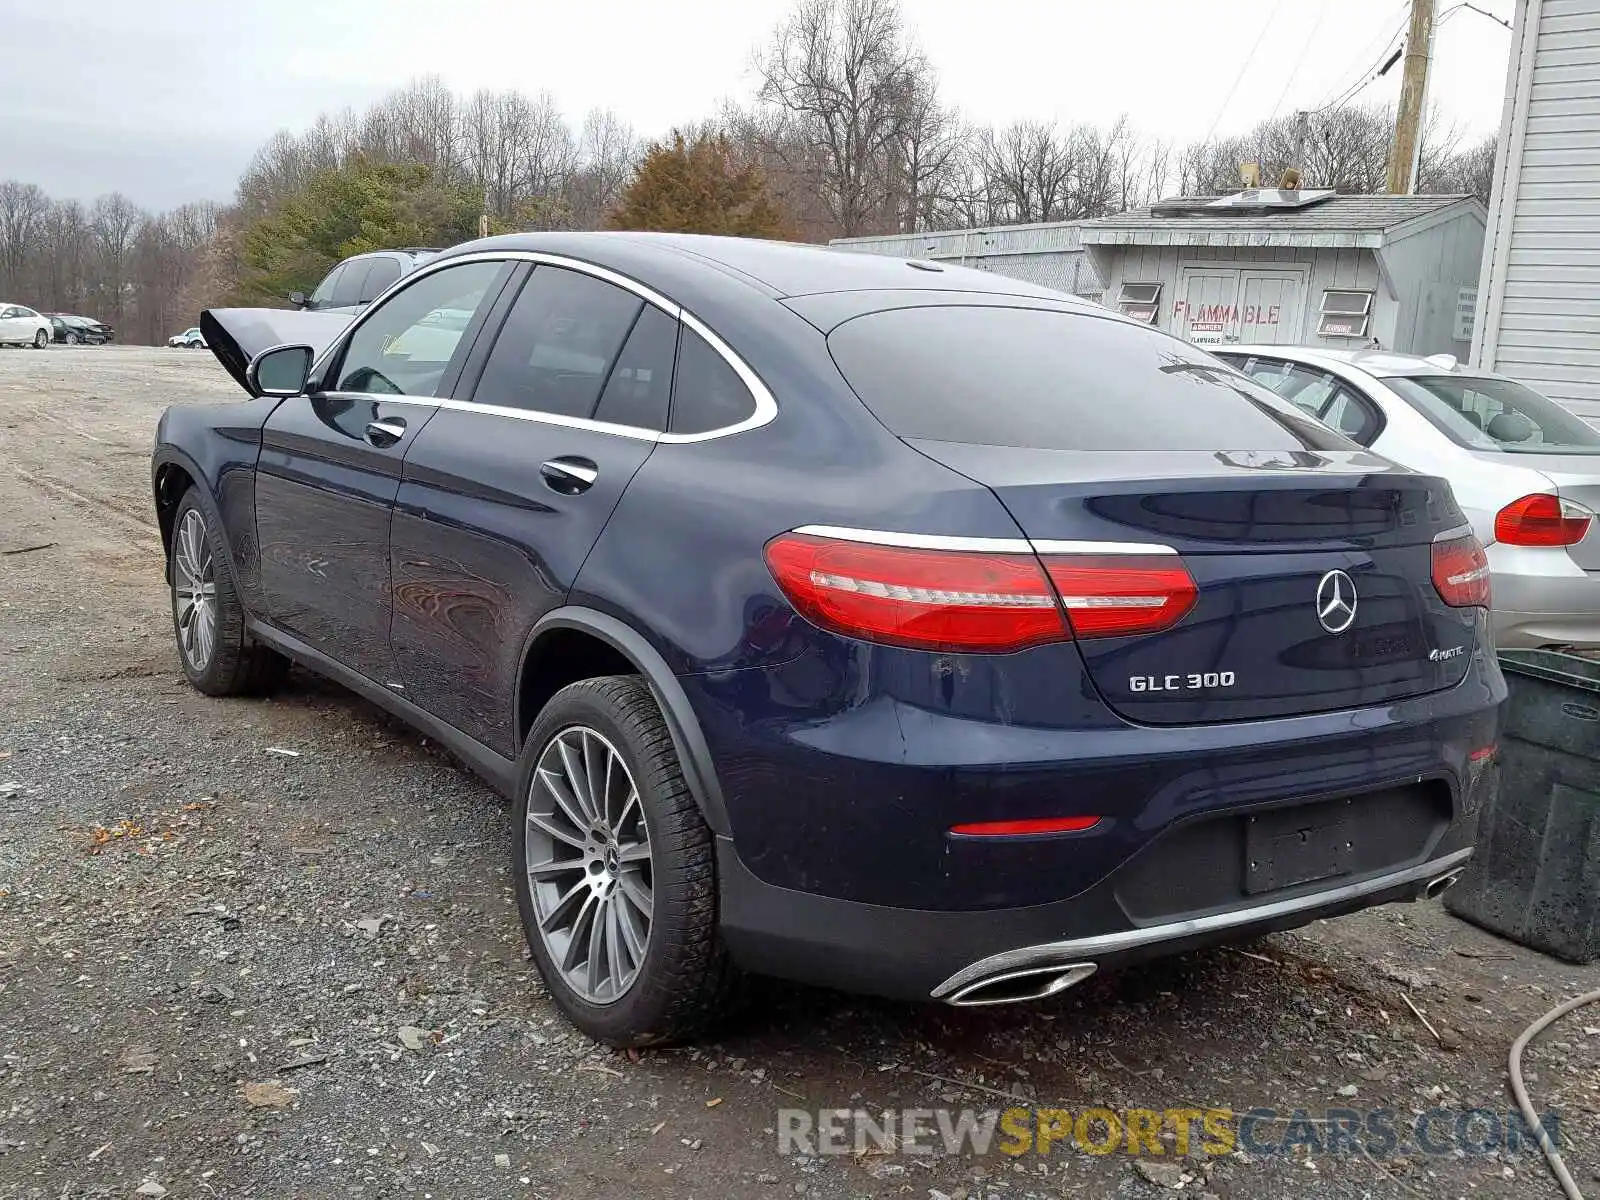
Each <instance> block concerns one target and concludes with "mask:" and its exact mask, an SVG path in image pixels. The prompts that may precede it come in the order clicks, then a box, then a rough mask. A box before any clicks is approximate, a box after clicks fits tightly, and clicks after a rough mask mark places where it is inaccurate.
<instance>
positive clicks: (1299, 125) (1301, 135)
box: [1289, 109, 1311, 178]
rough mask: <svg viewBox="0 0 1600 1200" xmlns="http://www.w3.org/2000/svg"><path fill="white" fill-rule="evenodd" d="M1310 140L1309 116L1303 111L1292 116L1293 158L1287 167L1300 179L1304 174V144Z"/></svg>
mask: <svg viewBox="0 0 1600 1200" xmlns="http://www.w3.org/2000/svg"><path fill="white" fill-rule="evenodd" d="M1310 138H1311V114H1310V113H1308V112H1306V111H1305V110H1303V109H1302V110H1301V111H1300V112H1297V113H1295V115H1294V158H1293V160H1291V161H1290V163H1289V165H1290V166H1291V167H1293V168H1294V169H1295V170H1296V171H1297V172H1299V174H1300V176H1301V178H1304V177H1305V173H1306V144H1307V143H1308V142H1309V141H1310Z"/></svg>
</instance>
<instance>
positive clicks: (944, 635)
mask: <svg viewBox="0 0 1600 1200" xmlns="http://www.w3.org/2000/svg"><path fill="white" fill-rule="evenodd" d="M767 565H768V566H769V567H770V568H771V569H772V574H773V577H774V578H775V579H777V581H778V584H779V586H780V587H782V588H783V593H784V595H786V596H787V597H788V598H789V602H790V603H791V604H793V605H794V606H795V608H796V610H798V611H799V613H800V615H801V616H803V617H805V618H806V619H807V620H809V621H811V622H812V623H813V624H815V625H820V626H821V627H822V628H823V629H831V630H833V631H834V632H835V633H843V634H848V635H849V636H851V637H856V638H861V639H863V640H865V641H869V642H886V643H888V644H889V645H892V646H911V647H915V648H917V649H921V650H969V651H979V652H988V653H1001V652H1004V651H1009V650H1020V649H1022V648H1024V647H1026V646H1034V645H1038V644H1039V643H1041V642H1054V641H1061V640H1064V639H1066V638H1068V637H1070V636H1071V635H1070V634H1069V633H1068V631H1067V625H1066V622H1065V621H1064V620H1062V616H1061V608H1060V605H1058V604H1057V603H1056V598H1055V594H1054V593H1053V592H1051V590H1050V584H1049V581H1048V580H1046V579H1045V577H1044V572H1043V571H1042V570H1040V568H1039V560H1038V559H1036V558H1034V556H1033V555H1032V554H991V553H987V552H985V551H975V552H974V551H966V550H924V549H918V548H911V547H906V546H883V545H871V544H867V543H862V542H851V541H839V540H835V539H833V538H825V537H815V536H812V535H810V534H803V533H786V534H784V535H783V536H782V537H778V538H774V539H773V540H772V541H771V542H768V543H767Z"/></svg>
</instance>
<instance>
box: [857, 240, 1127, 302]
mask: <svg viewBox="0 0 1600 1200" xmlns="http://www.w3.org/2000/svg"><path fill="white" fill-rule="evenodd" d="M1082 225H1083V222H1082V221H1050V222H1047V223H1044V224H1039V225H1002V226H998V227H995V228H991V229H951V230H946V231H943V232H939V233H905V234H889V235H886V236H882V237H856V238H835V239H834V240H833V241H831V242H829V243H828V244H829V245H830V246H832V247H834V248H835V249H837V250H848V251H852V252H854V253H858V254H888V255H891V256H893V257H895V258H925V259H930V260H932V261H933V262H947V263H955V264H956V265H958V266H963V267H972V268H974V269H975V270H979V271H993V272H994V273H995V274H997V275H1009V276H1011V277H1012V278H1013V279H1025V280H1027V281H1028V282H1029V283H1037V284H1039V285H1041V286H1043V287H1051V288H1057V289H1059V290H1060V291H1063V292H1071V293H1073V294H1074V295H1076V296H1084V297H1087V298H1088V299H1091V300H1098V299H1100V294H1101V292H1102V291H1103V290H1104V286H1105V285H1104V284H1103V283H1102V282H1101V280H1100V277H1099V276H1098V275H1096V274H1095V271H1094V266H1093V264H1092V263H1090V261H1089V256H1088V255H1087V254H1085V253H1084V250H1083V246H1082V245H1081V244H1080V243H1079V241H1078V229H1079V228H1080V227H1081V226H1082Z"/></svg>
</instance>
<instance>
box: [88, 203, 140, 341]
mask: <svg viewBox="0 0 1600 1200" xmlns="http://www.w3.org/2000/svg"><path fill="white" fill-rule="evenodd" d="M144 219H145V215H144V213H143V212H141V211H140V210H139V207H138V206H137V205H136V204H134V202H133V201H132V200H129V199H128V198H127V197H126V196H124V195H123V194H122V193H121V192H112V193H111V194H110V195H109V196H101V197H100V199H98V200H96V201H95V202H94V207H93V208H92V209H90V211H89V223H90V227H91V229H92V230H93V232H94V239H95V243H96V245H97V246H98V248H99V251H100V258H101V262H102V264H103V270H102V282H101V287H102V289H103V301H102V305H101V306H102V309H103V311H106V312H109V313H111V315H112V317H113V323H114V324H121V322H122V319H123V314H124V310H125V302H126V289H127V287H128V274H129V269H130V266H131V263H130V255H131V253H132V251H133V241H134V235H135V234H137V233H138V231H139V226H140V225H141V224H142V223H143V221H144Z"/></svg>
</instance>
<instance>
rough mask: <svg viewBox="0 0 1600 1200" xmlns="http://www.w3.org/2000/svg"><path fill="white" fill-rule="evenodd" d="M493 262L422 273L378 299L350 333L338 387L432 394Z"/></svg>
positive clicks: (485, 288)
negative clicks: (414, 279) (389, 294)
mask: <svg viewBox="0 0 1600 1200" xmlns="http://www.w3.org/2000/svg"><path fill="white" fill-rule="evenodd" d="M501 266H502V264H500V263H497V262H474V263H462V264H461V265H460V266H457V267H446V268H445V269H444V270H442V271H434V272H433V273H432V274H429V275H424V276H422V277H421V278H419V279H418V280H416V282H414V283H412V284H411V286H410V287H407V288H403V289H402V290H400V291H398V292H396V293H395V294H394V295H392V296H390V297H389V298H388V299H387V300H385V301H384V302H383V303H382V304H380V305H378V306H377V307H375V308H372V309H369V310H368V316H367V319H366V320H365V321H363V322H362V323H361V324H360V326H358V327H357V329H356V331H355V332H354V333H353V334H352V335H351V336H350V341H349V344H348V345H347V346H346V348H345V351H344V356H343V360H342V361H341V363H340V365H339V372H338V384H337V386H336V387H334V388H332V389H330V390H333V391H340V392H374V393H378V394H382V395H391V396H433V395H437V394H438V393H437V390H436V389H437V388H438V386H439V383H440V381H441V380H442V379H443V378H444V374H445V371H446V369H447V368H448V367H449V366H450V362H451V359H452V358H453V357H454V356H455V354H456V351H457V348H458V347H460V344H461V338H462V335H463V334H465V333H466V331H467V326H468V325H470V324H471V323H472V318H473V316H474V314H475V313H476V312H477V310H478V308H479V306H480V305H481V304H482V303H483V301H484V297H485V296H486V295H488V293H489V287H490V285H491V284H492V283H494V281H495V278H496V276H497V275H498V274H499V273H500V270H501Z"/></svg>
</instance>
